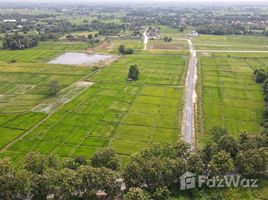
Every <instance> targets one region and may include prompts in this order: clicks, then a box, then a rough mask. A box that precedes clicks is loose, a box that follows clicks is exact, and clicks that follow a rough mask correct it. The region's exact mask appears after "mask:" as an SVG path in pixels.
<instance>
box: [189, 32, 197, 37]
mask: <svg viewBox="0 0 268 200" xmlns="http://www.w3.org/2000/svg"><path fill="white" fill-rule="evenodd" d="M198 35H199V33H198V32H196V31H192V32H191V33H189V36H194V37H197V36H198Z"/></svg>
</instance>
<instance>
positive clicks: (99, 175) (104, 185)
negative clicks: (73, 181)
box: [77, 166, 119, 199]
mask: <svg viewBox="0 0 268 200" xmlns="http://www.w3.org/2000/svg"><path fill="white" fill-rule="evenodd" d="M77 173H78V174H79V176H80V178H81V185H80V186H79V191H81V192H82V194H83V198H84V199H95V198H96V192H97V191H98V190H103V191H105V193H107V195H108V196H110V197H113V196H115V195H117V194H118V193H119V188H118V186H117V185H116V184H115V182H116V179H117V177H118V176H117V174H116V173H115V172H114V171H113V170H111V169H108V168H93V167H90V166H82V167H80V168H79V170H78V172H77Z"/></svg>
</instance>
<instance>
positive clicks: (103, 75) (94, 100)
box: [2, 41, 187, 162]
mask: <svg viewBox="0 0 268 200" xmlns="http://www.w3.org/2000/svg"><path fill="white" fill-rule="evenodd" d="M120 42H122V41H120ZM120 42H118V41H113V44H111V45H109V46H107V48H106V50H105V49H104V50H102V51H104V52H115V51H116V48H117V47H118V45H119V43H120ZM123 42H124V41H123ZM126 44H127V45H129V46H131V47H136V48H138V47H139V46H138V45H137V44H139V42H137V41H127V43H126ZM39 48H40V47H39ZM186 60H187V54H185V53H180V52H177V51H174V52H171V53H167V52H166V51H157V52H154V51H148V52H141V51H137V53H136V54H134V55H129V56H124V57H121V58H119V59H118V60H117V61H115V62H114V63H113V64H112V65H111V66H109V67H106V68H104V69H103V70H101V71H100V72H99V73H97V74H96V75H93V76H89V77H88V81H90V82H94V84H93V85H92V86H91V87H90V88H88V89H86V90H85V91H84V92H83V93H82V94H80V95H79V96H78V97H76V98H75V99H74V100H73V101H71V102H69V103H67V104H65V105H64V106H63V107H62V108H61V109H59V110H58V111H56V112H55V113H52V114H51V115H49V116H47V115H46V114H44V113H38V112H30V113H27V114H28V115H30V114H31V115H33V116H35V117H34V118H32V117H29V119H31V122H29V123H30V124H29V126H28V127H26V128H22V130H20V131H19V132H18V133H17V134H16V136H17V135H20V134H23V132H25V131H27V130H29V128H31V127H32V126H33V125H35V124H36V123H37V122H39V121H40V120H41V119H44V117H45V119H44V120H43V121H42V123H40V125H38V126H37V127H35V128H34V129H33V130H31V131H29V133H28V132H27V135H26V136H25V137H24V138H23V139H22V140H19V141H18V142H17V143H15V144H14V145H12V146H11V147H9V148H8V150H7V151H5V152H4V153H3V154H2V156H4V155H9V156H11V157H12V158H13V159H14V160H15V161H17V162H19V161H20V160H21V159H22V158H23V156H24V155H25V154H26V153H27V152H29V151H31V150H34V151H38V152H40V153H42V154H51V153H55V154H57V155H60V156H64V157H73V156H76V155H85V156H87V157H91V156H92V155H93V153H95V152H96V151H97V150H99V149H101V148H104V147H107V146H110V147H112V148H114V150H115V151H116V153H117V154H118V155H121V156H122V159H123V160H125V159H127V157H128V156H129V155H131V154H133V153H135V152H137V151H139V150H141V149H143V148H145V147H147V146H148V145H149V144H151V143H153V142H162V143H166V142H168V143H174V142H176V141H177V139H178V137H179V134H180V115H181V106H182V101H181V99H182V94H183V79H184V78H183V77H184V72H185V68H186V64H187V62H186ZM131 64H137V65H138V66H139V70H140V74H141V75H140V78H139V80H138V81H136V82H134V83H132V82H128V81H126V78H127V73H128V68H129V66H130V65H131ZM6 65H7V66H8V65H11V64H6ZM16 65H18V64H16ZM23 65H24V64H23ZM25 65H26V66H27V64H25ZM40 65H41V66H43V67H42V68H40ZM33 66H36V68H38V66H39V70H42V71H46V72H47V73H48V72H50V73H52V72H53V71H54V70H55V71H54V73H56V74H53V73H52V75H51V76H53V78H57V79H59V81H60V82H61V80H62V84H64V83H65V82H66V83H65V84H64V85H63V86H67V85H70V84H71V83H72V82H75V81H76V80H77V79H79V78H81V76H83V75H85V74H87V73H89V72H90V70H89V68H79V67H76V68H73V67H70V66H58V65H56V66H54V65H53V66H51V65H47V64H44V63H38V64H31V68H30V69H29V68H27V67H26V69H28V71H31V73H33V72H34V71H35V70H36V73H37V74H38V75H39V73H40V72H39V71H38V69H36V68H35V67H33ZM50 67H51V68H53V70H49V69H50ZM63 68H64V69H63ZM7 69H8V67H3V71H4V70H7ZM19 69H21V68H19ZM26 69H24V70H26ZM13 70H14V69H13ZM61 71H62V72H64V73H60V72H61ZM57 72H58V73H57ZM68 73H70V74H69V75H68ZM57 76H59V77H57ZM61 76H62V77H61ZM61 78H62V79H61ZM35 79H36V80H37V81H38V80H39V81H40V78H39V77H38V76H37V77H36V76H35ZM48 79H49V78H48ZM42 84H44V85H45V84H47V82H42ZM40 90H41V89H40ZM35 103H37V101H36V102H35ZM29 107H30V106H29ZM27 108H28V107H27ZM27 108H25V110H27ZM22 116H23V115H22ZM25 118H26V117H25ZM35 118H36V121H34V120H33V119H35ZM3 120H4V119H3ZM7 120H8V119H7ZM21 120H24V119H21ZM24 122H26V121H25V120H24ZM8 123H9V124H11V125H12V124H13V127H14V126H15V127H19V126H18V124H19V119H18V120H17V121H16V120H15V119H14V120H13V119H9V120H8ZM8 123H7V122H3V127H5V128H6V127H9V126H8ZM23 124H24V123H23ZM11 125H10V127H12V126H11ZM7 134H8V133H7ZM12 138H15V136H14V137H12ZM12 138H9V139H7V141H6V142H5V143H4V144H6V143H7V142H8V141H10V140H12ZM4 144H3V145H2V146H4Z"/></svg>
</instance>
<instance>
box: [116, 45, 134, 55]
mask: <svg viewBox="0 0 268 200" xmlns="http://www.w3.org/2000/svg"><path fill="white" fill-rule="evenodd" d="M118 52H119V53H120V54H123V55H126V54H133V53H134V50H133V49H131V48H127V49H126V47H125V45H123V44H121V45H120V46H119V48H118Z"/></svg>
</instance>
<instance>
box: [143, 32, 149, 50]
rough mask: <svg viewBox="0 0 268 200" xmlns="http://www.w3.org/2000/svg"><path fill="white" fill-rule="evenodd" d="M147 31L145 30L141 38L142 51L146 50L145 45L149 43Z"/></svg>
mask: <svg viewBox="0 0 268 200" xmlns="http://www.w3.org/2000/svg"><path fill="white" fill-rule="evenodd" d="M147 30H148V28H146V29H145V31H144V33H143V37H144V42H143V43H144V50H147V44H148V41H149V38H148V36H147Z"/></svg>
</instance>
